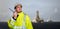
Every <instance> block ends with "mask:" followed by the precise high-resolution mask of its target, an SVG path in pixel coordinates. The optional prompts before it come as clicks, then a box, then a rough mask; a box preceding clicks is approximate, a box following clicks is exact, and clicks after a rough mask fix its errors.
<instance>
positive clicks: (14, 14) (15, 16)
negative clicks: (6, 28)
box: [13, 11, 17, 19]
mask: <svg viewBox="0 0 60 29" xmlns="http://www.w3.org/2000/svg"><path fill="white" fill-rule="evenodd" d="M13 17H14V19H16V18H17V12H16V11H15V12H14V13H13Z"/></svg>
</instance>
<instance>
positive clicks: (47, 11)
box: [0, 0, 60, 22]
mask: <svg viewBox="0 0 60 29" xmlns="http://www.w3.org/2000/svg"><path fill="white" fill-rule="evenodd" d="M19 3H20V4H22V6H23V8H22V10H23V12H25V13H26V14H28V15H29V16H30V18H31V20H33V19H34V18H35V17H36V11H37V10H38V11H39V16H40V18H42V19H43V20H44V21H45V22H46V21H47V20H48V18H49V17H50V18H51V20H53V21H55V22H60V0H0V22H6V21H8V20H9V19H10V18H11V16H12V14H13V13H12V12H11V11H10V10H9V8H11V9H12V10H14V6H15V5H16V4H19Z"/></svg>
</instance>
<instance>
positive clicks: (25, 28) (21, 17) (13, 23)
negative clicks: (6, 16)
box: [8, 4, 33, 29]
mask: <svg viewBox="0 0 60 29" xmlns="http://www.w3.org/2000/svg"><path fill="white" fill-rule="evenodd" d="M14 9H15V12H14V13H13V16H12V17H11V19H10V20H9V21H8V26H9V28H10V29H33V27H32V23H31V21H30V17H29V16H28V15H27V14H25V13H24V12H22V5H21V4H17V5H16V6H15V7H14Z"/></svg>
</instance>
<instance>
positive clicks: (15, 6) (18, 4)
mask: <svg viewBox="0 0 60 29" xmlns="http://www.w3.org/2000/svg"><path fill="white" fill-rule="evenodd" d="M17 6H20V7H21V8H22V4H17V5H15V7H14V9H16V7H17Z"/></svg>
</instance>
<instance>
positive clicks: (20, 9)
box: [16, 5, 22, 13]
mask: <svg viewBox="0 0 60 29" xmlns="http://www.w3.org/2000/svg"><path fill="white" fill-rule="evenodd" d="M20 11H22V8H21V6H20V5H18V6H17V7H16V12H18V13H19V12H20Z"/></svg>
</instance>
